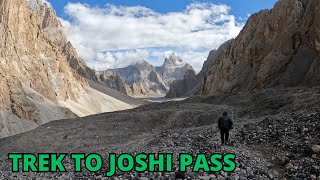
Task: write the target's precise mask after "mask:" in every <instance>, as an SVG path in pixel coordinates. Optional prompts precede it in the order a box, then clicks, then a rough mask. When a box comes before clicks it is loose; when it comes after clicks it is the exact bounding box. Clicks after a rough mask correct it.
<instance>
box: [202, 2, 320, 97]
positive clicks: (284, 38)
mask: <svg viewBox="0 0 320 180" xmlns="http://www.w3.org/2000/svg"><path fill="white" fill-rule="evenodd" d="M319 3H320V2H319V1H318V0H309V1H307V0H279V1H278V2H277V3H276V5H275V7H274V8H273V9H272V10H262V11H260V12H259V13H257V14H253V15H252V16H251V17H250V18H249V20H248V22H247V23H246V25H245V27H244V28H243V30H242V31H241V32H240V34H239V35H238V37H237V38H235V39H234V40H231V41H229V42H227V44H223V45H222V46H221V47H220V48H219V50H218V52H215V54H214V55H213V56H212V57H211V58H210V57H209V58H208V60H207V62H206V63H205V65H204V67H203V72H205V73H204V74H205V75H204V77H203V78H202V80H201V84H202V85H201V87H200V88H199V89H198V93H197V94H220V93H228V92H232V91H241V90H243V91H246V90H253V89H262V88H267V87H274V86H299V85H308V86H313V85H319V84H320V57H319V53H320V51H319V42H320V36H319V34H320V31H319V29H320V26H319V24H320V11H319V8H320V5H319Z"/></svg>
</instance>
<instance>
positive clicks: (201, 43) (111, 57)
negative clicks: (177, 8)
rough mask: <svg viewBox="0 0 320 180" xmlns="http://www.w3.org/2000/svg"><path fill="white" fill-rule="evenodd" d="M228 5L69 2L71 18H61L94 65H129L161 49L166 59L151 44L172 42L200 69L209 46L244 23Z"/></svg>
mask: <svg viewBox="0 0 320 180" xmlns="http://www.w3.org/2000/svg"><path fill="white" fill-rule="evenodd" d="M229 10H230V7H228V6H226V5H214V4H210V3H192V4H190V5H188V6H187V7H186V9H185V10H184V11H182V12H171V13H165V14H161V13H157V12H155V11H153V10H151V9H148V8H146V7H142V6H133V7H124V6H114V5H106V6H105V7H103V8H101V7H90V6H89V5H86V4H81V3H69V4H68V5H67V6H66V7H65V12H66V14H67V15H68V16H69V19H68V20H62V19H61V21H62V24H63V26H64V28H65V30H66V34H67V36H68V39H69V40H70V41H71V42H72V43H73V45H74V46H75V47H76V48H77V50H78V53H79V55H80V56H81V57H82V58H84V59H85V60H86V62H87V63H88V65H89V66H91V67H93V68H98V69H100V70H101V69H102V68H109V67H112V68H117V67H124V66H127V65H130V64H132V63H135V62H136V61H139V60H142V59H148V56H149V55H155V54H156V53H158V55H159V56H158V57H159V61H163V57H164V51H162V50H161V51H160V50H159V52H157V50H154V49H153V50H152V52H151V51H149V52H148V50H149V48H151V47H152V48H159V49H161V48H166V49H168V48H169V47H172V48H173V49H179V50H180V52H179V53H178V55H180V56H181V57H182V58H183V59H184V60H185V61H187V62H189V63H190V64H192V65H193V66H195V69H196V70H197V71H199V70H200V69H201V67H202V64H203V61H204V60H205V59H206V57H207V55H208V53H209V51H210V50H211V49H215V48H217V47H218V46H219V45H220V44H222V43H223V42H224V41H226V40H228V39H230V38H233V37H235V36H236V35H237V34H238V33H239V32H240V30H241V28H242V27H243V24H239V23H237V22H236V20H235V17H234V16H233V15H231V14H229ZM125 49H129V50H128V51H125ZM105 51H107V53H106V52H105ZM101 52H105V53H101ZM105 63H107V64H105Z"/></svg>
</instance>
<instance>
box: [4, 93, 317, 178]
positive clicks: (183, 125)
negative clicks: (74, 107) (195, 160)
mask: <svg viewBox="0 0 320 180" xmlns="http://www.w3.org/2000/svg"><path fill="white" fill-rule="evenodd" d="M224 111H228V112H229V114H230V116H231V118H232V119H233V120H234V122H235V129H233V131H232V133H231V139H232V141H231V144H232V145H230V146H221V145H220V140H219V132H218V129H217V125H216V124H217V120H218V118H219V116H220V115H221V114H222V112H224ZM319 132H320V89H319V88H312V89H310V88H291V89H268V90H264V91H261V92H252V93H238V94H231V95H224V96H200V97H192V98H189V99H186V100H183V101H171V102H165V103H152V104H147V105H142V106H140V107H138V108H135V109H131V110H125V111H121V112H112V113H105V114H99V115H94V116H88V117H84V118H78V119H73V120H59V121H53V122H50V123H47V124H44V125H42V126H40V127H38V128H36V129H34V130H32V131H29V132H26V133H22V134H19V135H16V136H12V137H8V138H5V139H1V140H0V144H1V146H0V159H1V162H0V169H1V171H0V179H18V178H22V179H33V178H39V179H44V178H45V179H57V178H61V179H94V178H95V179H106V177H105V176H104V174H103V172H104V171H105V169H106V167H104V171H103V172H101V173H90V172H87V171H84V172H82V173H73V172H72V171H73V169H72V168H71V167H72V165H70V166H68V168H70V170H71V171H70V172H68V173H38V174H36V173H22V172H20V173H11V170H10V167H11V164H10V163H9V161H7V160H6V157H7V153H8V152H30V153H40V152H41V153H46V152H47V153H59V152H60V153H61V152H64V153H73V152H77V153H80V152H85V153H92V152H97V153H100V154H101V155H103V156H105V157H107V154H108V153H124V152H125V153H132V154H137V153H140V152H144V153H174V155H175V156H177V155H178V154H179V153H192V154H196V153H207V154H212V153H235V154H236V155H237V169H236V170H235V172H232V173H223V172H221V173H204V172H200V173H195V172H191V171H190V170H189V171H188V172H187V173H185V174H184V173H175V172H172V173H148V172H145V173H135V172H131V173H120V172H119V173H117V175H116V176H115V177H114V178H113V179H150V178H152V179H179V178H186V179H282V178H286V179H312V178H316V179H317V178H318V179H319V178H320V168H319V166H320V154H319V152H314V151H313V150H312V148H311V147H312V146H313V145H316V144H320V133H319ZM66 163H71V162H70V161H69V160H66Z"/></svg>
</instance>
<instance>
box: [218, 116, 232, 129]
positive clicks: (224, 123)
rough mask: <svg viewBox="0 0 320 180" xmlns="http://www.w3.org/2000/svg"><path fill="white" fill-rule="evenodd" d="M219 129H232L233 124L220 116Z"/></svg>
mask: <svg viewBox="0 0 320 180" xmlns="http://www.w3.org/2000/svg"><path fill="white" fill-rule="evenodd" d="M220 127H221V128H222V129H233V123H232V122H231V120H230V119H229V118H228V117H225V116H222V117H221V118H220Z"/></svg>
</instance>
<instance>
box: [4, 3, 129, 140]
mask: <svg viewBox="0 0 320 180" xmlns="http://www.w3.org/2000/svg"><path fill="white" fill-rule="evenodd" d="M66 46H68V48H69V50H68V51H67V50H66V49H68V48H66ZM71 47H72V46H71V44H70V43H68V42H67V40H66V38H65V36H64V35H63V32H62V30H61V25H60V22H59V21H58V20H57V18H56V16H55V13H54V12H53V11H52V10H51V9H50V8H49V7H48V6H47V5H46V4H43V3H41V2H38V1H36V0H14V1H13V0H1V1H0V76H1V78H0V137H5V136H8V135H13V134H16V133H20V132H24V131H26V130H29V129H32V128H35V127H37V126H38V125H40V124H43V123H45V122H48V121H51V120H55V119H63V118H72V117H77V115H80V116H82V115H89V114H93V113H98V112H103V111H107V110H108V109H107V108H106V106H104V105H105V104H103V103H100V102H101V98H102V99H103V98H106V97H105V96H103V95H101V94H99V93H98V92H95V91H94V90H92V89H90V88H89V87H88V83H87V80H86V79H85V78H83V77H82V76H80V75H79V74H78V73H80V74H81V72H79V71H77V69H76V68H75V69H76V70H73V69H72V68H71V67H70V65H71V64H73V63H74V64H78V65H77V66H79V67H81V64H84V63H83V62H81V61H80V59H79V58H77V55H76V52H75V50H74V49H72V48H71ZM90 94H91V95H90ZM92 94H95V95H97V94H99V95H100V96H99V98H100V100H99V101H98V100H97V99H94V98H95V96H93V95H92ZM79 103H80V104H81V103H87V105H88V106H90V105H92V106H93V104H94V106H93V107H95V110H94V111H93V110H92V111H86V112H80V111H81V110H79V108H81V105H80V104H79ZM121 105H124V106H126V105H125V104H121V103H119V106H121ZM64 107H68V108H64ZM73 107H77V108H73ZM108 107H109V108H110V109H112V108H114V107H113V106H112V105H109V106H108ZM70 109H72V110H73V111H71V110H70ZM110 109H109V110H110ZM76 114H77V115H76Z"/></svg>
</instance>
